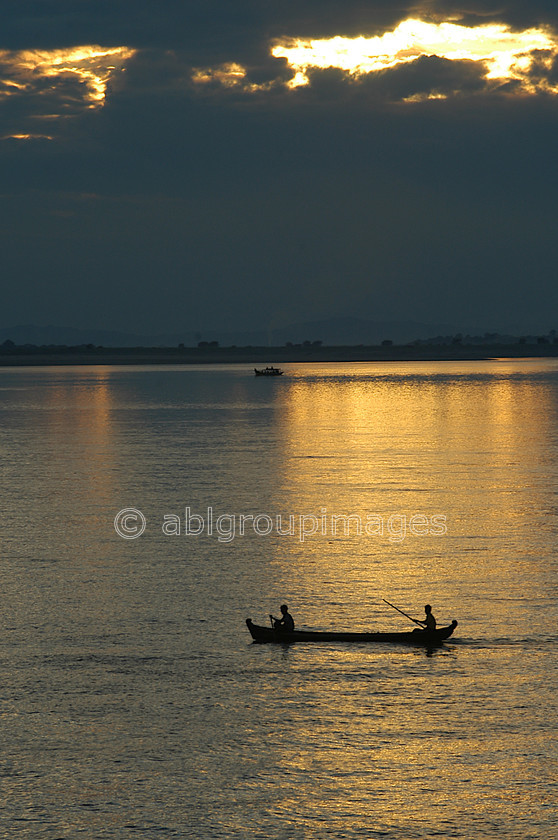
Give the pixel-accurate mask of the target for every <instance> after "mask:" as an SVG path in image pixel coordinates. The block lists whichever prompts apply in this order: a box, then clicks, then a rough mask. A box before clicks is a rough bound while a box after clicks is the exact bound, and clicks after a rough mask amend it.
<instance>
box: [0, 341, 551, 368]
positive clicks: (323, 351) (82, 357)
mask: <svg viewBox="0 0 558 840" xmlns="http://www.w3.org/2000/svg"><path fill="white" fill-rule="evenodd" d="M501 358H510V359H521V358H523V359H535V358H536V359H544V358H558V344H540V345H539V344H537V345H525V344H512V345H500V344H494V345H482V346H475V345H465V346H463V345H441V346H432V345H430V346H428V345H427V346H418V347H413V346H411V347H409V346H391V347H378V346H371V347H364V346H356V347H355V346H352V347H342V346H334V347H312V346H310V347H211V348H207V347H204V348H197V347H185V348H169V347H130V348H129V347H112V348H108V347H107V348H104V347H103V348H100V347H99V348H95V349H89V348H84V349H83V350H82V349H81V348H74V347H72V348H68V349H67V350H66V349H62V348H60V349H59V348H57V349H56V350H49V349H46V348H45V349H44V350H43V349H40V348H37V349H36V350H34V351H31V352H30V351H29V350H28V349H27V348H23V347H21V348H20V347H14V348H11V349H10V350H9V351H4V352H0V367H30V366H33V367H35V366H55V365H66V366H76V365H155V366H156V365H199V364H209V365H211V364H221V365H222V364H247V365H266V364H275V365H277V364H289V363H293V364H294V363H296V364H300V363H304V362H315V363H317V362H338V363H342V362H413V361H420V362H440V361H487V360H489V359H501Z"/></svg>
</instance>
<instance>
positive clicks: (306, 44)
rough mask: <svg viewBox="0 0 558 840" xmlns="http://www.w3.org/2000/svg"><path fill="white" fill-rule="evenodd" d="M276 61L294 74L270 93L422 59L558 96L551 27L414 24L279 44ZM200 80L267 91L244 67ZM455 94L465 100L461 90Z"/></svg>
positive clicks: (198, 76) (202, 74) (197, 76)
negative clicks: (332, 72) (319, 73)
mask: <svg viewBox="0 0 558 840" xmlns="http://www.w3.org/2000/svg"><path fill="white" fill-rule="evenodd" d="M271 55H272V56H273V57H274V58H278V59H284V60H285V61H286V62H287V65H288V67H289V69H290V70H291V71H292V73H293V75H292V77H291V78H290V80H288V81H286V82H285V81H284V79H282V78H277V79H276V80H275V82H273V83H272V84H271V85H270V84H269V83H268V85H267V88H268V89H269V87H271V86H275V87H278V86H284V85H286V86H287V87H288V88H289V89H291V90H294V89H296V88H300V87H304V86H309V85H311V71H312V70H325V69H329V68H335V69H338V70H341V71H342V72H343V73H345V74H346V75H347V77H348V78H351V79H355V80H357V79H359V78H362V77H363V76H365V75H370V74H374V73H376V74H378V73H384V74H385V73H386V72H388V71H390V70H394V69H396V68H398V67H401V66H404V65H407V66H408V65H411V64H412V63H413V62H415V61H416V60H417V59H419V58H427V57H430V58H431V57H436V58H439V59H445V60H446V61H450V62H471V64H472V66H475V67H477V68H478V73H479V77H480V78H482V79H484V82H485V88H487V89H490V90H493V89H497V88H500V87H503V86H505V85H509V83H513V90H515V91H517V92H521V93H523V94H525V93H529V94H533V93H538V92H547V93H552V94H558V84H556V83H553V81H551V79H550V70H551V69H552V66H553V63H554V61H555V60H556V58H557V56H558V35H557V34H556V33H554V32H553V31H552V30H551V29H550V28H547V27H539V28H531V29H525V30H523V31H513V30H512V29H511V28H510V27H509V26H506V25H505V24H501V23H494V24H485V25H482V26H465V25H462V24H457V23H449V22H448V23H428V22H425V21H421V20H414V19H411V20H406V21H403V22H402V23H400V24H399V25H398V26H397V27H395V29H393V30H391V31H388V32H385V33H384V34H383V35H377V36H372V37H364V36H361V37H358V38H346V37H342V36H335V37H333V38H327V39H302V38H282V39H280V40H278V41H276V42H274V43H273V44H272V45H271ZM192 78H193V81H194V83H195V84H197V85H203V84H207V83H209V82H212V83H214V84H215V83H217V84H220V85H221V86H225V87H235V88H242V89H243V90H245V91H246V92H254V91H256V90H262V86H259V85H254V84H251V83H250V80H249V76H248V72H247V70H246V68H243V67H242V66H241V65H239V64H236V63H234V64H233V63H230V64H225V65H222V66H221V67H219V68H215V69H211V68H207V69H205V70H199V69H198V70H196V71H195V72H194V75H193V77H192ZM452 93H453V94H457V93H459V90H458V89H457V90H454V91H452ZM447 95H448V94H447V92H440V91H439V90H436V89H433V90H432V91H426V92H424V93H414V94H412V95H410V96H409V97H407V98H406V99H405V101H409V102H411V101H414V102H416V101H420V100H422V99H425V98H426V99H440V98H446V97H447Z"/></svg>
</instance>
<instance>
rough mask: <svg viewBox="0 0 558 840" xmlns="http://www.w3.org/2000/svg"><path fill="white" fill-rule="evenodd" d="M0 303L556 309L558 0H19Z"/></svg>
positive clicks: (160, 313) (226, 308)
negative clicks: (331, 0) (454, 0)
mask: <svg viewBox="0 0 558 840" xmlns="http://www.w3.org/2000/svg"><path fill="white" fill-rule="evenodd" d="M2 10H3V14H2V29H1V40H0V166H1V172H2V179H1V184H0V191H1V194H2V202H1V204H0V207H1V211H0V212H1V216H2V219H1V222H2V223H1V248H0V278H1V280H0V282H1V297H0V300H1V310H0V324H1V325H3V326H4V325H18V324H37V325H47V324H56V325H60V326H67V327H70V326H71V327H77V328H80V329H88V328H95V329H107V330H122V331H128V332H134V333H141V334H160V333H163V332H166V333H170V332H172V333H177V332H178V333H179V332H181V331H182V330H184V331H192V330H194V331H198V332H199V333H200V335H202V336H203V337H206V336H207V337H209V333H210V332H211V330H217V329H224V328H230V327H235V328H239V329H246V330H248V329H261V328H263V329H266V330H273V329H274V328H278V327H282V326H284V325H286V324H290V323H297V322H304V321H318V320H324V319H328V318H334V317H358V318H364V319H370V320H374V321H383V322H386V321H387V322H389V321H394V322H396V321H402V320H409V319H411V320H413V321H419V322H423V323H427V324H433V325H435V324H440V323H443V324H451V325H455V328H456V329H458V330H472V329H475V328H478V329H483V330H484V329H490V330H501V331H505V330H507V331H509V330H515V331H516V332H527V331H534V332H548V331H549V330H550V329H552V328H558V317H557V304H558V282H556V281H557V262H558V259H557V258H558V236H557V234H556V231H557V221H558V219H557V215H558V202H557V199H556V196H557V194H558V191H557V186H558V183H557V181H558V177H557V175H558V169H557V164H556V153H555V146H556V138H557V136H558V6H557V5H556V3H555V2H550V0H530V2H526V0H522V1H521V0H516V1H515V2H507V3H506V0H503V3H497V4H496V3H493V2H489V0H471V2H466V3H465V2H464V3H463V4H462V3H460V2H436V0H432V2H429V1H428V0H426V2H424V3H421V2H420V0H418V2H412V0H411V2H408V3H406V2H405V0H402V2H399V3H396V2H393V0H390V2H387V0H371V1H370V2H364V0H343V2H342V3H341V2H339V0H335V2H330V0H296V1H295V0H283V1H282V2H275V3H273V2H270V0H159V1H158V2H154V0H110V2H109V0H34V2H32V1H31V0H4V2H3V4H2Z"/></svg>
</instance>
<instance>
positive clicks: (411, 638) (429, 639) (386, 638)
mask: <svg viewBox="0 0 558 840" xmlns="http://www.w3.org/2000/svg"><path fill="white" fill-rule="evenodd" d="M246 626H247V627H248V630H249V631H250V635H251V636H252V638H253V640H254V641H255V642H258V643H264V642H279V644H282V645H290V644H292V643H293V642H393V643H395V644H401V645H423V646H425V647H435V646H436V645H441V644H443V642H444V641H445V640H446V639H449V637H450V636H451V634H452V633H453V631H454V630H455V628H456V627H457V621H455V620H454V621H452V623H451V624H448V626H447V627H438V628H437V629H436V630H432V631H428V630H419V629H417V630H411V631H408V632H403V633H349V632H343V631H341V632H330V631H320V630H293V631H292V633H288V632H286V631H285V630H273V629H272V628H271V627H262V626H261V625H260V624H254V623H253V621H252V619H251V618H247V619H246Z"/></svg>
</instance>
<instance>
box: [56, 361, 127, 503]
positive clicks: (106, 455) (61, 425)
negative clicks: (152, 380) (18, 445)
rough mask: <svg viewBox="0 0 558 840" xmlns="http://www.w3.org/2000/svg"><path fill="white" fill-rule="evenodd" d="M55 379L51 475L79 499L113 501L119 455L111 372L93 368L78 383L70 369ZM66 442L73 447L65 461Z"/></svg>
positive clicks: (59, 373) (80, 375)
mask: <svg viewBox="0 0 558 840" xmlns="http://www.w3.org/2000/svg"><path fill="white" fill-rule="evenodd" d="M56 374H58V375H56ZM51 376H52V384H51V387H49V388H48V389H47V390H46V393H45V409H46V411H45V413H44V417H45V418H46V422H47V426H48V432H49V434H48V436H47V438H46V440H47V441H48V443H47V446H48V451H47V452H46V453H45V456H46V458H47V461H48V470H49V473H50V474H51V476H52V479H54V480H55V481H57V482H62V483H63V484H66V485H67V484H68V483H71V485H72V492H73V493H75V494H77V496H78V497H82V498H95V499H96V500H98V501H103V500H107V499H108V498H109V497H110V495H111V493H112V491H113V487H114V483H113V479H112V471H111V464H112V461H113V458H114V450H115V441H114V436H115V429H114V424H113V422H112V414H111V410H112V408H113V406H112V400H113V396H112V391H111V384H110V369H108V368H103V367H94V368H89V369H88V370H87V375H86V376H83V372H82V371H79V373H78V374H77V375H76V376H75V377H69V376H68V370H67V369H66V370H63V371H59V372H58V371H57V372H52V374H51ZM64 441H71V446H70V447H68V448H67V452H68V459H67V458H65V457H63V455H62V457H61V453H64ZM76 458H77V459H78V460H75V459H76Z"/></svg>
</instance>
